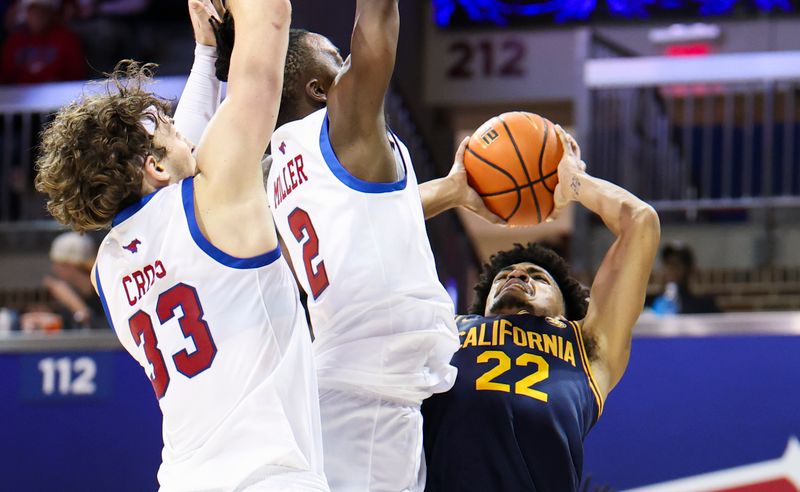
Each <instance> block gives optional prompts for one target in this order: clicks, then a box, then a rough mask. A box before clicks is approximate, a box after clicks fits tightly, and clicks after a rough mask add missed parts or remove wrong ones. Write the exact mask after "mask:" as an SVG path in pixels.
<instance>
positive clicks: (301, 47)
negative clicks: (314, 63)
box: [277, 29, 313, 126]
mask: <svg viewBox="0 0 800 492" xmlns="http://www.w3.org/2000/svg"><path fill="white" fill-rule="evenodd" d="M310 34H311V33H310V32H308V31H306V30H305V29H292V30H290V31H289V48H288V49H287V50H286V66H285V67H284V69H283V92H282V93H281V108H280V110H279V111H278V124H277V126H281V125H284V124H286V123H289V121H291V119H292V118H293V115H294V113H295V111H296V108H295V107H296V105H297V102H298V101H299V100H300V98H301V97H302V93H300V91H301V86H300V82H301V80H300V77H302V76H303V74H304V73H305V72H306V70H308V66H309V63H310V60H312V59H313V52H312V50H311V47H310V46H309V45H308V42H307V41H306V38H307V37H308V36H309V35H310Z"/></svg>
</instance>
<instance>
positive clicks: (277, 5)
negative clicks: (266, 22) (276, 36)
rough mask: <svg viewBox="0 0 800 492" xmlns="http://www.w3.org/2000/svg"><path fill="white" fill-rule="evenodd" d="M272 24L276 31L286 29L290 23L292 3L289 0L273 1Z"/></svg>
mask: <svg viewBox="0 0 800 492" xmlns="http://www.w3.org/2000/svg"><path fill="white" fill-rule="evenodd" d="M272 4H273V7H272V24H273V26H275V28H276V29H281V30H283V29H288V28H289V26H290V25H291V23H292V2H291V1H290V0H273V2H272Z"/></svg>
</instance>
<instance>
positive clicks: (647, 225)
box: [622, 199, 661, 244]
mask: <svg viewBox="0 0 800 492" xmlns="http://www.w3.org/2000/svg"><path fill="white" fill-rule="evenodd" d="M622 223H623V224H626V225H627V226H628V227H626V228H627V229H632V230H635V231H636V232H637V235H640V236H645V237H646V238H649V239H652V241H653V242H654V243H655V244H658V242H659V241H660V239H661V221H660V220H659V218H658V213H657V212H656V211H655V209H654V208H653V207H651V206H650V205H649V204H647V203H645V202H643V201H641V200H638V199H636V200H633V201H631V202H628V203H625V205H624V206H623V221H622Z"/></svg>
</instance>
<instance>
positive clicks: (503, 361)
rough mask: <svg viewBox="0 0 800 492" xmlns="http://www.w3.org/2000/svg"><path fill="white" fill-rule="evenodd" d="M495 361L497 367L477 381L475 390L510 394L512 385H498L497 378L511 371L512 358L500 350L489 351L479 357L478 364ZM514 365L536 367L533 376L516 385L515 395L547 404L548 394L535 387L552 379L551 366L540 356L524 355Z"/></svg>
mask: <svg viewBox="0 0 800 492" xmlns="http://www.w3.org/2000/svg"><path fill="white" fill-rule="evenodd" d="M493 360H496V361H497V365H496V366H494V367H492V368H491V369H489V370H488V371H486V372H485V373H484V374H483V375H482V376H481V377H479V378H478V379H477V380H475V389H476V390H478V391H502V392H504V393H510V392H511V385H510V384H506V383H498V382H496V381H495V378H497V377H498V376H500V375H502V374H505V373H506V372H508V371H509V370H510V369H511V357H509V356H508V355H506V353H505V352H502V351H500V350H487V351H485V352H481V354H480V355H478V364H486V363H489V362H490V361H493ZM514 364H515V365H516V366H517V367H526V366H528V365H529V364H535V365H536V371H535V372H534V373H533V374H530V375H529V376H527V377H525V378H523V379H520V380H519V381H517V382H516V383H514V393H516V394H518V395H524V396H527V397H530V398H534V399H536V400H540V401H543V402H547V393H545V392H543V391H539V390H535V389H533V385H535V384H536V383H540V382H542V381H544V380H545V379H547V378H548V377H550V365H549V364H548V363H547V361H546V360H544V358H543V357H541V356H539V355H535V354H522V355H520V356H519V357H517V359H516V360H515V361H514Z"/></svg>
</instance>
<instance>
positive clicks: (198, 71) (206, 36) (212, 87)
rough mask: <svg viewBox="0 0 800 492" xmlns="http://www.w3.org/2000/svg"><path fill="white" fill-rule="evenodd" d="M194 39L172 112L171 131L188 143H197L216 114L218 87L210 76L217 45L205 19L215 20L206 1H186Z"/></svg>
mask: <svg viewBox="0 0 800 492" xmlns="http://www.w3.org/2000/svg"><path fill="white" fill-rule="evenodd" d="M189 15H190V17H191V20H192V29H193V30H194V39H195V42H196V43H197V44H196V46H195V49H194V63H193V64H192V70H191V72H190V73H189V77H188V78H187V79H186V87H184V89H183V94H181V98H180V101H178V107H177V108H176V109H175V128H176V129H177V130H178V131H179V132H181V134H183V136H185V137H186V138H188V139H189V141H191V142H193V143H195V144H197V143H198V142H200V137H202V136H203V132H204V131H205V129H206V126H208V122H209V121H211V117H212V116H214V113H216V112H217V108H218V107H219V103H220V92H221V86H222V84H221V83H220V81H219V80H218V79H217V77H216V76H215V74H214V63H215V62H216V60H217V48H216V45H217V42H216V39H215V37H214V30H213V29H212V28H211V23H210V22H209V19H210V18H211V17H212V16H214V17H216V18H217V19H219V16H218V14H217V11H216V7H215V6H214V5H213V4H212V3H211V1H210V0H189Z"/></svg>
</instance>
